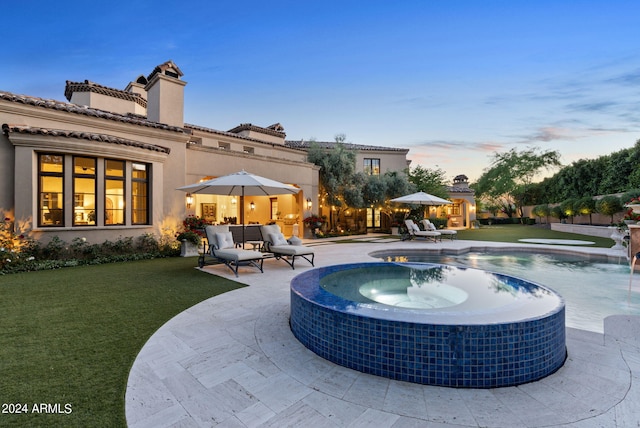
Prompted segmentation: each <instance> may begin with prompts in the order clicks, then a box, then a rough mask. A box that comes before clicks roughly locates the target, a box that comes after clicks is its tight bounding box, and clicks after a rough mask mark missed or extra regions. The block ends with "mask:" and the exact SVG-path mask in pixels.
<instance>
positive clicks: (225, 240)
mask: <svg viewBox="0 0 640 428" xmlns="http://www.w3.org/2000/svg"><path fill="white" fill-rule="evenodd" d="M216 241H217V242H218V245H217V247H218V248H220V249H222V248H234V247H235V243H234V242H233V235H232V234H231V232H217V233H216Z"/></svg>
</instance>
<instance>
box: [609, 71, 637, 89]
mask: <svg viewBox="0 0 640 428" xmlns="http://www.w3.org/2000/svg"><path fill="white" fill-rule="evenodd" d="M606 82H607V83H614V84H617V85H623V86H638V85H640V68H638V69H636V70H633V71H629V72H627V73H623V74H620V75H618V76H616V77H612V78H611V79H608V80H606Z"/></svg>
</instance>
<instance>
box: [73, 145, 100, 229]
mask: <svg viewBox="0 0 640 428" xmlns="http://www.w3.org/2000/svg"><path fill="white" fill-rule="evenodd" d="M95 224H96V160H95V159H94V158H84V157H74V158H73V225H74V226H88V225H95Z"/></svg>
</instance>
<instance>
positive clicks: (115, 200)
mask: <svg viewBox="0 0 640 428" xmlns="http://www.w3.org/2000/svg"><path fill="white" fill-rule="evenodd" d="M104 165H105V168H104V224H124V201H125V196H126V195H125V193H124V182H125V176H124V172H125V163H124V162H123V161H119V160H111V159H107V160H105V161H104Z"/></svg>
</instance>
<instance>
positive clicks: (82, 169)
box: [73, 157, 96, 175]
mask: <svg viewBox="0 0 640 428" xmlns="http://www.w3.org/2000/svg"><path fill="white" fill-rule="evenodd" d="M73 173H74V174H86V175H95V174H96V160H95V159H92V158H78V157H77V158H74V159H73Z"/></svg>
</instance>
